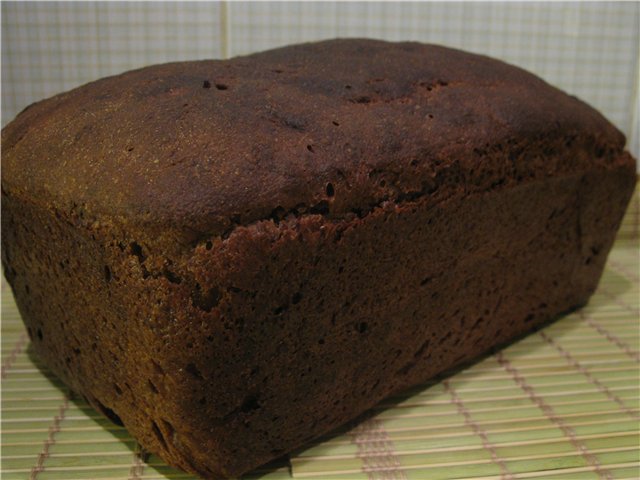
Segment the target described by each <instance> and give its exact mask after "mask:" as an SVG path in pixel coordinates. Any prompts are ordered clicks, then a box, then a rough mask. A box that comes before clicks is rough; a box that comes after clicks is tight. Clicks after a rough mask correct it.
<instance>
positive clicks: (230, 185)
mask: <svg viewBox="0 0 640 480" xmlns="http://www.w3.org/2000/svg"><path fill="white" fill-rule="evenodd" d="M624 144H625V139H624V136H623V135H622V134H621V133H620V132H619V131H618V130H617V129H616V128H615V127H614V126H612V125H611V124H610V123H609V122H608V121H607V120H605V118H603V117H602V115H600V114H599V113H598V112H597V111H595V110H594V109H592V108H590V107H589V106H587V105H586V104H584V103H583V102H581V101H580V100H578V99H576V98H574V97H571V96H569V95H566V94H565V93H563V92H561V91H560V90H558V89H556V88H554V87H552V86H550V85H548V84H547V83H545V82H544V81H542V80H541V79H539V78H537V77H535V76H534V75H531V74H529V73H527V72H525V71H523V70H521V69H519V68H516V67H513V66H510V65H507V64H505V63H502V62H500V61H496V60H492V59H490V58H487V57H483V56H479V55H473V54H469V53H465V52H461V51H457V50H452V49H449V48H444V47H440V46H433V45H422V44H418V43H386V42H382V41H372V40H334V41H325V42H320V43H311V44H303V45H295V46H290V47H285V48H280V49H276V50H271V51H268V52H264V53H259V54H255V55H250V56H246V57H239V58H234V59H231V60H226V61H195V62H183V63H170V64H165V65H157V66H152V67H147V68H143V69H140V70H135V71H131V72H127V73H124V74H122V75H118V76H114V77H109V78H105V79H102V80H99V81H96V82H93V83H90V84H88V85H85V86H82V87H80V88H77V89H75V90H72V91H70V92H67V93H63V94H60V95H57V96H55V97H53V98H50V99H47V100H44V101H41V102H38V103H35V104H33V105H31V106H30V107H28V108H27V109H25V110H24V111H23V112H22V113H20V115H18V117H17V118H16V119H15V120H14V121H13V122H11V123H10V124H9V125H8V126H7V127H6V128H5V129H4V130H3V131H2V150H3V151H2V263H3V265H4V272H5V275H6V277H7V279H8V280H9V282H10V284H11V286H12V288H13V291H14V294H15V298H16V300H17V303H18V306H19V309H20V312H21V314H22V316H23V318H24V322H25V324H26V326H27V328H28V332H29V335H30V338H31V340H32V342H33V349H34V350H35V352H37V354H38V355H39V356H40V357H41V358H42V360H43V361H44V362H45V363H46V364H47V365H48V366H49V367H50V368H51V370H52V371H53V372H55V373H56V374H57V375H58V376H59V377H60V378H61V379H62V380H63V381H64V382H65V383H66V384H68V385H69V387H70V388H71V389H72V390H74V391H75V392H77V393H78V394H80V395H83V396H84V397H86V399H87V400H88V401H89V402H90V403H91V404H92V405H93V406H95V408H96V409H97V410H99V411H101V412H102V413H103V414H104V415H106V416H107V417H109V418H111V419H112V420H113V421H115V422H119V423H122V424H124V425H125V426H126V428H127V429H128V430H129V431H130V432H131V434H132V435H133V436H134V437H135V438H136V439H138V440H139V442H140V443H141V444H142V446H143V447H144V448H145V449H147V450H149V451H151V452H155V453H157V454H158V455H160V456H161V457H162V458H164V459H165V460H166V461H167V462H168V463H170V464H172V465H175V466H178V467H180V468H182V469H184V470H187V471H190V472H194V473H197V474H199V475H201V476H203V477H205V478H223V477H224V478H226V477H229V476H235V475H239V474H241V473H243V472H246V471H248V470H250V469H253V468H255V467H257V466H259V465H261V464H263V463H265V462H267V461H269V460H271V459H274V458H276V457H278V456H281V455H283V454H285V453H286V452H290V451H291V450H292V449H295V448H297V447H299V446H301V445H303V444H305V443H306V442H309V441H310V440H312V439H314V438H316V437H318V436H320V435H322V434H325V433H327V432H328V431H330V430H332V429H334V428H336V427H338V426H339V425H341V424H344V423H345V422H346V421H348V420H350V419H353V418H354V417H357V416H358V415H359V414H361V413H362V412H364V411H366V410H367V409H369V408H370V407H372V406H373V405H375V404H376V403H377V402H379V401H380V400H382V399H383V398H385V397H387V396H389V395H391V394H393V393H395V392H398V391H401V390H403V389H406V388H407V387H410V386H412V385H416V384H419V383H421V382H425V381H426V380H428V379H429V378H432V377H434V376H435V375H437V374H439V373H441V372H443V371H446V370H448V369H451V368H452V367H455V366H456V365H460V364H462V363H464V362H468V361H469V360H471V359H473V358H475V357H478V356H479V355H481V354H482V353H484V352H487V351H488V350H489V349H491V348H492V347H495V346H499V345H501V344H504V343H505V342H509V341H510V340H512V339H514V338H515V337H517V336H520V335H522V334H523V333H525V332H527V331H530V330H532V329H535V328H536V327H539V326H540V325H541V324H543V323H545V322H547V321H549V320H551V319H553V318H555V317H557V316H558V315H559V314H561V313H563V312H567V311H569V310H571V309H574V308H577V307H579V306H581V305H584V304H585V302H587V300H588V298H589V296H590V295H591V293H592V292H593V291H594V289H595V288H596V285H597V283H598V280H599V277H600V274H601V272H602V269H603V266H604V263H605V260H606V257H607V253H608V251H609V249H610V247H611V245H612V241H613V239H614V235H615V233H616V230H617V228H618V225H619V223H620V220H621V218H622V215H623V212H624V210H625V207H626V205H627V203H628V200H629V198H630V196H631V192H632V190H633V188H634V185H635V181H636V174H635V168H636V167H635V161H634V160H633V158H632V157H631V156H630V155H629V153H627V152H625V151H624Z"/></svg>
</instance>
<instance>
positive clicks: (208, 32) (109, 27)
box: [2, 1, 640, 157]
mask: <svg viewBox="0 0 640 480" xmlns="http://www.w3.org/2000/svg"><path fill="white" fill-rule="evenodd" d="M332 37H376V38H382V39H387V40H417V41H422V42H430V43H439V44H444V45H448V46H452V47H457V48H462V49H465V50H470V51H474V52H478V53H484V54H487V55H491V56H494V57H497V58H500V59H503V60H505V61H507V62H510V63H513V64H516V65H519V66H521V67H523V68H525V69H527V70H530V71H532V72H534V73H536V74H538V75H539V76H541V77H542V78H544V79H545V80H547V81H548V82H549V83H551V84H553V85H556V86H558V87H560V88H562V89H563V90H566V91H567V92H570V93H572V94H574V95H576V96H578V97H580V98H582V99H583V100H585V101H587V102H588V103H590V104H591V105H593V106H594V107H596V108H597V109H599V110H600V111H602V112H603V113H604V114H605V115H606V116H607V117H608V118H609V119H610V120H611V121H612V122H613V123H614V124H616V125H617V126H618V127H619V128H620V129H621V130H622V131H623V132H624V133H625V134H626V135H627V137H628V144H629V148H630V149H631V151H632V152H633V153H634V155H635V156H636V157H639V156H640V138H639V137H640V135H639V132H638V130H639V117H640V97H639V88H640V3H638V2H544V3H537V2H524V3H519V2H509V3H506V2H491V3H489V2H412V3H405V2H338V3H335V2H216V3H209V2H7V1H3V2H2V125H3V126H4V125H5V124H6V123H8V122H9V121H10V120H11V119H13V117H15V115H16V114H17V113H18V112H19V111H20V110H22V109H23V108H24V107H26V106H27V105H29V104H30V103H32V102H34V101H37V100H40V99H42V98H46V97H49V96H51V95H54V94H56V93H59V92H61V91H64V90H68V89H70V88H73V87H76V86H78V85H82V84H84V83H86V82H89V81H91V80H95V79H97V78H100V77H103V76H107V75H113V74H117V73H120V72H123V71H126V70H129V69H132V68H138V67H142V66H144V65H149V64H154V63H161V62H168V61H175V60H188V59H200V58H225V57H231V56H235V55H243V54H247V53H251V52H255V51H260V50H264V49H268V48H272V47H276V46H281V45H285V44H288V43H294V42H303V41H311V40H318V39H324V38H332Z"/></svg>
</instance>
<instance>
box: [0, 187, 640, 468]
mask: <svg viewBox="0 0 640 480" xmlns="http://www.w3.org/2000/svg"><path fill="white" fill-rule="evenodd" d="M639 212H640V199H639V197H638V194H637V193H636V195H635V197H634V199H633V202H632V204H631V206H630V208H629V211H628V212H627V215H626V216H625V220H624V221H623V225H622V227H621V229H620V232H619V235H618V239H617V241H616V245H615V247H614V249H613V250H612V252H611V254H610V256H609V261H608V264H607V267H606V269H605V272H604V275H603V277H602V280H601V283H600V286H599V288H598V290H597V292H596V293H595V294H594V295H593V297H592V299H591V301H590V302H589V304H588V305H587V306H586V307H585V308H583V309H581V310H580V311H578V312H575V313H572V314H570V315H568V316H566V317H564V318H563V319H561V320H559V321H558V322H556V323H554V324H552V325H550V326H548V327H547V328H545V329H544V330H541V331H539V332H537V333H534V334H532V335H530V336H528V337H526V338H525V339H523V340H521V341H519V342H517V343H515V344H513V345H511V346H510V347H508V348H506V349H504V350H503V351H501V352H500V353H497V354H495V355H492V356H489V357H487V358H485V359H484V360H482V361H481V362H479V363H476V364H475V365H473V366H472V367H470V368H468V369H465V370H463V371H460V372H458V373H457V374H455V375H453V376H451V377H449V378H447V379H445V380H443V381H441V382H438V383H432V384H430V385H423V386H421V387H419V388H415V389H413V390H412V391H411V392H407V393H406V394H404V395H402V396H398V397H396V398H391V399H388V400H387V401H385V402H383V403H382V404H381V405H379V406H378V407H376V408H375V409H374V410H375V415H374V416H372V417H370V418H369V419H368V420H366V421H364V422H363V423H361V424H359V425H355V426H351V427H345V428H343V429H342V430H341V431H340V432H335V433H334V435H333V436H331V437H327V438H325V439H324V440H323V441H319V442H317V443H314V444H313V445H311V446H309V447H308V448H306V449H304V450H301V451H299V452H297V453H295V454H294V455H291V456H290V457H289V458H287V459H283V460H281V461H280V462H276V463H275V464H274V465H272V466H271V467H269V468H266V469H262V470H261V471H257V472H254V473H253V474H251V475H249V476H247V477H246V478H247V479H250V478H251V479H255V478H262V479H264V480H283V479H289V478H306V479H309V480H319V479H328V480H332V479H333V480H343V479H406V480H413V479H420V480H424V479H436V478H457V479H461V478H469V479H471V478H473V479H480V478H483V479H491V478H552V479H583V478H584V479H587V478H633V479H637V478H640V435H639V433H640V432H639V419H640V397H639V394H640V379H639V378H640V375H639V374H640V369H639V363H640V353H639V348H638V347H639V328H638V327H639V323H640V322H639V319H640V313H639V308H640V300H639V292H640V279H639V272H640V260H639V255H640V250H639V244H638V221H639V218H640V213H639ZM2 292H3V295H2V457H1V458H2V465H1V470H0V473H1V477H2V478H3V479H5V480H13V479H27V478H38V479H40V480H54V479H60V480H62V479H64V480H72V479H73V480H80V479H83V480H88V479H101V480H106V479H110V480H125V479H145V480H150V479H184V480H186V479H192V478H194V477H192V476H190V475H187V474H185V473H181V472H179V471H177V470H175V469H172V468H170V467H168V466H166V465H165V464H164V463H163V462H162V461H161V460H160V459H159V458H158V457H156V456H154V455H147V454H145V453H144V452H141V451H140V448H139V446H138V445H137V444H136V442H135V441H134V440H133V439H132V438H131V437H130V436H129V434H128V433H127V432H126V430H124V429H123V428H121V427H118V426H116V425H114V424H112V423H111V422H109V421H108V420H105V419H103V418H101V417H100V416H99V415H98V414H97V413H96V412H95V411H93V410H92V409H91V408H90V407H89V406H88V405H87V404H86V403H85V402H84V401H82V400H80V399H78V398H75V397H72V396H71V395H70V392H69V391H68V390H67V389H66V388H65V387H64V385H62V384H61V383H60V382H59V381H57V380H56V379H55V378H54V377H53V376H52V375H51V374H50V373H49V372H48V370H47V369H46V367H45V366H44V365H42V364H41V363H40V362H39V360H38V359H37V358H36V357H34V356H33V354H32V353H31V350H30V348H29V342H28V337H27V335H26V333H25V330H24V328H23V326H22V323H21V320H20V318H19V314H18V312H17V309H16V307H15V304H14V302H13V298H12V296H11V293H10V290H9V289H8V288H7V287H6V284H5V283H4V280H3V288H2Z"/></svg>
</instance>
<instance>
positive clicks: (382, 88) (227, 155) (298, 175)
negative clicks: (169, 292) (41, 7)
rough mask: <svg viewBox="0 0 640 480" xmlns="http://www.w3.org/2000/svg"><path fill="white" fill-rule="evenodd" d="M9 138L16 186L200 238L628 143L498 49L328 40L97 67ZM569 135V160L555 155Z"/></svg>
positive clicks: (31, 111)
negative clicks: (121, 67)
mask: <svg viewBox="0 0 640 480" xmlns="http://www.w3.org/2000/svg"><path fill="white" fill-rule="evenodd" d="M2 144H3V170H4V177H5V178H4V188H6V189H9V190H10V191H12V192H13V193H14V194H16V195H19V194H23V195H26V196H28V197H30V198H38V199H40V200H41V201H46V202H47V203H48V204H53V205H55V206H56V207H57V208H59V209H60V210H61V211H62V212H68V211H69V210H70V209H72V208H81V209H82V210H83V213H84V215H86V216H89V217H91V218H95V217H97V218H99V217H100V215H101V214H108V215H109V216H114V215H120V216H123V217H125V218H126V219H128V220H130V219H133V218H135V219H136V221H143V222H148V223H153V224H162V225H163V226H166V225H167V224H169V225H171V226H174V227H177V228H178V229H179V230H180V231H181V232H182V233H183V234H184V235H187V238H188V239H189V240H193V238H194V237H195V238H204V237H206V236H211V235H218V234H221V233H225V232H227V233H228V231H229V230H230V229H231V228H233V227H234V226H235V225H238V224H241V225H246V224H249V223H252V222H254V221H256V220H260V219H265V218H269V217H274V218H280V217H282V216H284V215H286V214H287V213H289V212H294V213H304V212H307V211H311V212H313V211H316V212H321V213H325V212H328V213H329V214H330V215H333V216H342V215H344V214H348V213H350V212H354V211H355V212H366V211H369V210H371V209H372V208H373V207H374V206H376V205H379V204H380V203H381V202H383V201H385V200H392V201H402V200H404V199H406V198H415V197H417V196H420V195H425V194H428V193H430V192H432V191H434V190H435V189H438V188H439V187H441V186H446V185H448V184H453V185H454V186H455V188H459V187H460V185H463V186H464V188H465V190H469V191H473V190H484V189H488V188H491V187H492V185H494V184H496V183H498V182H507V183H509V182H512V181H518V179H521V178H525V177H529V176H536V177H540V176H546V175H553V174H554V173H559V172H562V171H565V172H566V171H571V170H572V169H573V170H574V171H575V169H576V168H583V167H585V166H586V165H591V164H592V163H593V162H594V161H597V160H596V159H601V158H602V163H606V162H607V159H609V160H610V159H611V158H612V157H615V155H618V154H620V153H621V152H622V149H623V147H624V137H623V136H622V134H621V133H620V132H618V131H617V130H616V129H615V128H614V127H613V126H612V125H611V124H610V123H609V122H607V121H606V120H605V119H604V118H603V117H602V116H601V115H600V114H599V113H598V112H596V111H595V110H594V109H592V108H591V107H589V106H587V105H586V104H584V103H582V102H581V101H579V100H577V99H575V98H573V97H570V96H568V95H566V94H564V93H563V92H561V91H559V90H557V89H555V88H553V87H551V86H549V85H548V84H546V83H545V82H544V81H542V80H541V79H539V78H537V77H535V76H534V75H532V74H530V73H527V72H525V71H523V70H521V69H519V68H516V67H513V66H511V65H507V64H505V63H503V62H500V61H498V60H493V59H490V58H487V57H482V56H478V55H474V54H470V53H466V52H462V51H458V50H453V49H450V48H445V47H440V46H434V45H422V44H418V43H388V42H383V41H374V40H333V41H325V42H319V43H309V44H302V45H297V46H291V47H285V48H280V49H276V50H271V51H268V52H264V53H258V54H254V55H250V56H247V57H239V58H235V59H231V60H225V61H211V60H206V61H196V62H181V63H169V64H165V65H156V66H152V67H147V68H143V69H140V70H136V71H132V72H127V73H125V74H122V75H118V76H114V77H109V78H105V79H102V80H98V81H96V82H92V83H90V84H88V85H85V86H83V87H80V88H77V89H75V90H72V91H70V92H67V93H63V94H60V95H57V96H55V97H53V98H50V99H47V100H44V101H42V102H38V103H36V104H34V105H32V106H30V107H28V108H27V109H26V110H25V111H24V112H22V114H21V115H19V116H18V118H17V119H16V120H15V121H14V122H12V123H11V124H10V125H8V126H7V127H6V128H5V129H4V130H3V132H2ZM567 144H568V145H571V151H572V152H574V156H573V157H572V158H570V159H569V158H564V159H563V160H562V161H560V155H559V153H562V152H563V151H564V150H565V148H566V147H565V145H567ZM487 153H490V154H489V155H487ZM329 185H330V186H329ZM332 192H333V194H331V193H332Z"/></svg>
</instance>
